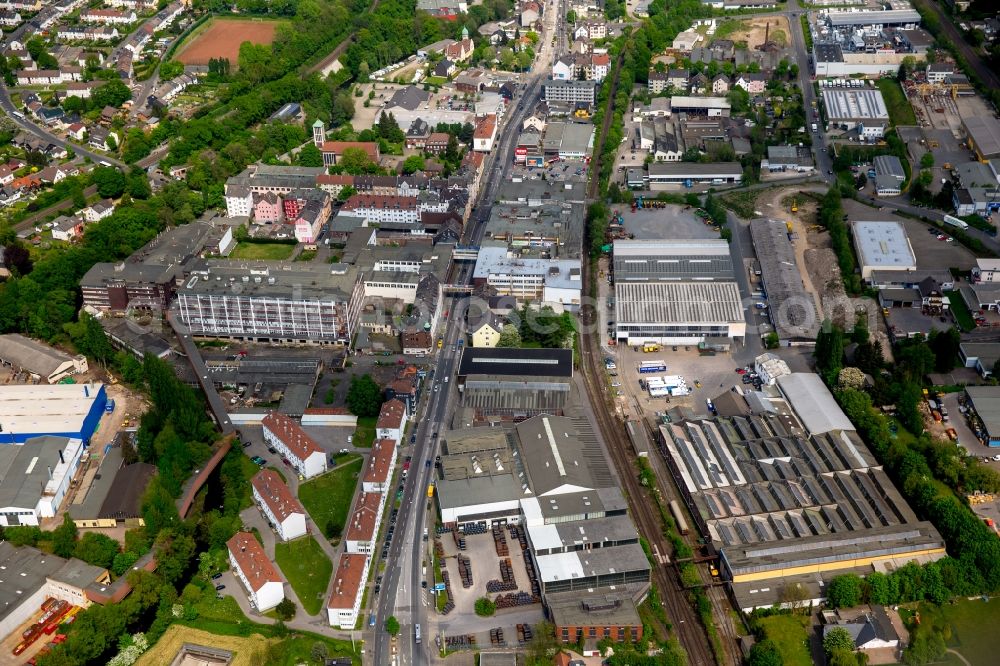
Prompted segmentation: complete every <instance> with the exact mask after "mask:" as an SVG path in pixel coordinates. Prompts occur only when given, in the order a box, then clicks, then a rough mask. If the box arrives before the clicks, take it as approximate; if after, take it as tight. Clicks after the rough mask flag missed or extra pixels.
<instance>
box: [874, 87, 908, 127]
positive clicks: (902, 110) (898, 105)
mask: <svg viewBox="0 0 1000 666" xmlns="http://www.w3.org/2000/svg"><path fill="white" fill-rule="evenodd" d="M878 89H879V91H880V92H881V93H882V99H884V100H885V107H886V109H888V111H889V120H890V121H892V124H893V125H894V126H897V127H898V126H899V125H916V124H917V117H916V116H915V115H914V114H913V107H912V106H910V102H909V101H908V100H907V99H906V95H904V94H903V89H902V88H901V87H900V86H899V83H897V82H896V79H888V78H884V77H883V78H881V79H879V80H878Z"/></svg>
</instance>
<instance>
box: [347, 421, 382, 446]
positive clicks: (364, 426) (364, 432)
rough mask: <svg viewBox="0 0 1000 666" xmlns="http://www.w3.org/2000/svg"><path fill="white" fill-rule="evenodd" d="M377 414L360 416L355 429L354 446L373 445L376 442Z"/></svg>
mask: <svg viewBox="0 0 1000 666" xmlns="http://www.w3.org/2000/svg"><path fill="white" fill-rule="evenodd" d="M377 422H378V417H377V416H359V417H358V426H357V428H355V429H354V439H353V440H352V444H353V445H354V446H371V445H372V444H374V443H375V424H376V423H377Z"/></svg>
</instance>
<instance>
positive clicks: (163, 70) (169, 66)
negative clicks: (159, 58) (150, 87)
mask: <svg viewBox="0 0 1000 666" xmlns="http://www.w3.org/2000/svg"><path fill="white" fill-rule="evenodd" d="M183 73H184V63H182V62H180V61H178V60H169V61H167V62H165V63H163V64H161V65H160V79H161V80H163V81H169V80H170V79H175V78H177V77H178V76H180V75H181V74H183Z"/></svg>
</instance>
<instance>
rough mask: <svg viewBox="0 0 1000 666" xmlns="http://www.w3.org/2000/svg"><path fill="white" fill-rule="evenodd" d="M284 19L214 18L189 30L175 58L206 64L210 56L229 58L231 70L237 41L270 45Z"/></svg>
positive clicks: (238, 45) (183, 61)
mask: <svg viewBox="0 0 1000 666" xmlns="http://www.w3.org/2000/svg"><path fill="white" fill-rule="evenodd" d="M283 23H288V22H287V21H265V20H263V19H234V18H222V17H216V18H213V19H211V20H210V21H206V22H205V23H204V24H203V25H201V26H198V28H197V29H196V30H195V31H194V32H192V33H191V34H190V35H188V36H187V38H186V39H185V40H184V43H183V44H181V45H180V47H178V49H177V53H176V56H175V57H176V59H177V60H179V61H181V62H182V63H184V64H185V65H207V64H208V61H209V59H210V58H229V63H230V65H231V66H232V68H233V70H235V69H236V68H237V66H238V63H239V55H240V44H242V43H243V42H252V43H254V44H270V43H272V42H273V41H274V34H275V32H277V30H278V26H280V25H282V24H283Z"/></svg>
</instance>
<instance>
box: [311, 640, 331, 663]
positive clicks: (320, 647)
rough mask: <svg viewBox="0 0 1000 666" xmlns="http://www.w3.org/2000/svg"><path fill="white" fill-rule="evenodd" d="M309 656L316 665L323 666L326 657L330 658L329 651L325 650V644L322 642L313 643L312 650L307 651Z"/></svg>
mask: <svg viewBox="0 0 1000 666" xmlns="http://www.w3.org/2000/svg"><path fill="white" fill-rule="evenodd" d="M309 654H310V656H312V658H313V661H315V662H316V663H317V664H325V663H326V659H327V657H329V656H330V652H329V650H327V647H326V643H324V642H323V641H316V642H315V643H313V646H312V649H311V650H310V651H309Z"/></svg>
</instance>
